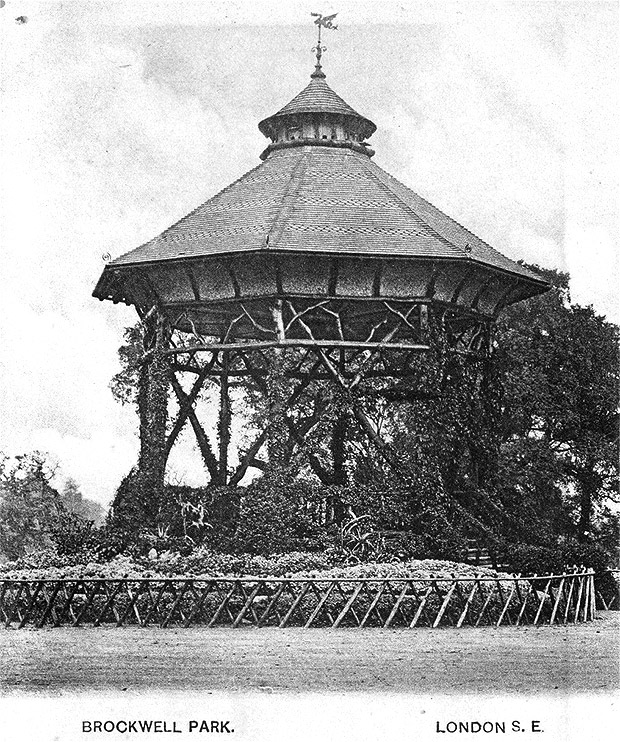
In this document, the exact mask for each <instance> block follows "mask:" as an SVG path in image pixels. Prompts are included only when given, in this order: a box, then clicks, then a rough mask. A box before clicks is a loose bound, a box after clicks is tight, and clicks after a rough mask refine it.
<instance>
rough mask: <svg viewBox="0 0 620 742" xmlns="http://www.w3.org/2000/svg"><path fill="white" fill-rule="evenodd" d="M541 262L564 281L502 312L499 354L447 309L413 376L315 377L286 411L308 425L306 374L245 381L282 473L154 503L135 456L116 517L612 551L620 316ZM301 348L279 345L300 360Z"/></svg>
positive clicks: (247, 545)
mask: <svg viewBox="0 0 620 742" xmlns="http://www.w3.org/2000/svg"><path fill="white" fill-rule="evenodd" d="M533 268H534V269H535V270H539V271H540V269H537V268H536V266H533ZM540 272H541V273H542V274H543V275H544V277H545V278H546V279H547V280H548V281H549V282H550V283H551V284H553V286H554V288H553V289H552V290H551V291H549V292H547V293H545V294H543V295H541V296H538V297H534V298H533V299H530V300H527V301H521V302H517V304H515V305H513V306H510V307H508V308H507V309H505V310H504V311H503V313H502V314H501V316H500V319H499V321H498V323H497V328H496V332H495V335H494V342H493V352H492V353H491V354H490V357H489V358H486V359H481V358H479V357H474V356H471V355H466V354H460V353H457V352H454V349H453V348H452V347H451V346H450V342H449V330H448V329H446V326H445V325H444V324H442V322H441V320H440V318H438V317H435V318H433V317H431V318H430V321H431V324H430V332H431V338H432V343H431V350H430V351H429V352H428V353H425V354H423V355H422V354H421V355H420V356H419V357H418V358H417V359H415V360H413V361H412V362H411V363H412V365H411V372H412V373H411V375H410V377H409V378H408V379H402V380H395V379H376V378H366V379H364V380H363V381H362V383H360V384H359V385H357V387H356V388H355V389H350V390H347V391H345V390H343V389H339V388H338V387H337V385H335V384H333V383H329V382H322V381H313V382H311V383H309V384H308V385H307V386H306V387H305V388H304V389H303V391H302V392H300V394H299V395H298V396H297V399H296V405H295V406H294V408H291V409H289V410H288V412H287V414H288V416H289V423H291V422H292V423H294V425H295V426H296V428H297V430H298V435H297V436H296V437H294V436H288V435H285V433H286V424H287V423H286V420H284V419H283V417H282V414H281V413H282V402H283V401H284V400H285V398H287V397H288V395H289V394H290V393H291V391H292V388H293V385H294V382H293V381H292V380H291V379H288V380H285V381H282V382H281V383H280V384H279V385H276V386H277V389H275V387H274V384H272V383H270V382H273V381H274V380H273V379H271V378H268V379H267V384H266V387H265V385H264V384H262V385H261V383H260V382H257V380H256V379H252V378H251V377H244V379H242V380H241V381H239V380H237V381H235V384H236V390H237V392H238V393H239V395H241V397H243V399H244V400H245V405H244V406H245V408H246V417H247V419H248V420H250V421H251V427H253V428H256V429H257V430H259V429H262V428H264V427H265V426H266V425H267V424H268V423H269V422H270V421H271V423H272V424H273V425H276V423H277V425H276V427H277V428H278V429H279V430H280V433H281V435H280V436H279V438H278V445H277V446H275V447H274V444H273V441H272V442H271V445H270V446H267V448H268V450H267V454H268V456H267V459H268V460H269V459H270V458H271V459H272V463H277V464H278V466H277V467H276V466H272V467H271V469H272V471H269V468H270V467H269V464H268V462H265V456H264V454H263V457H262V459H260V457H259V456H257V457H256V458H257V459H259V460H258V461H255V462H254V463H256V465H257V466H258V465H260V467H261V468H263V469H264V468H265V467H267V472H266V473H265V475H264V476H263V477H262V478H261V479H259V480H256V481H255V482H254V483H253V484H251V485H250V486H249V487H247V488H246V489H240V488H234V489H232V488H231V489H230V490H228V494H226V493H227V490H226V488H222V489H219V490H218V488H217V487H216V486H214V483H213V485H211V486H209V487H207V488H203V489H202V490H200V491H198V490H196V491H190V490H189V489H187V491H184V492H183V493H181V492H180V491H178V492H176V493H175V492H174V491H173V490H172V489H171V488H166V493H165V495H164V497H163V499H161V501H160V500H158V501H157V502H158V504H157V507H156V508H155V509H153V493H152V491H151V488H150V486H148V485H147V484H146V483H145V481H141V480H140V478H139V477H138V476H137V474H136V473H135V472H134V473H133V474H132V475H130V477H129V478H128V480H126V481H125V482H124V483H123V484H122V485H121V488H119V492H118V493H117V497H116V499H115V503H114V512H113V517H112V519H111V520H110V526H111V527H112V528H113V530H114V529H116V530H117V531H118V532H119V533H120V534H122V538H123V539H125V541H126V542H127V544H128V545H129V546H130V547H131V548H132V549H134V551H135V553H145V551H147V550H148V549H149V548H155V549H156V550H157V551H158V552H161V551H162V550H163V551H165V550H167V549H168V550H177V551H185V552H187V551H188V550H191V549H192V548H193V547H194V546H195V545H204V546H205V548H208V549H215V550H228V551H230V552H234V553H243V552H250V553H256V554H267V553H269V552H274V551H286V550H291V549H303V550H315V549H322V548H326V546H328V545H330V544H332V545H336V546H338V545H339V547H340V549H341V551H343V553H345V552H346V553H349V557H350V558H351V559H362V560H368V559H372V558H375V557H377V556H384V555H385V556H386V558H400V559H408V558H412V557H418V558H421V557H424V558H447V559H458V558H460V557H461V555H462V553H463V551H464V549H465V548H466V546H467V541H468V539H472V538H473V539H477V540H478V541H479V543H480V544H481V545H484V546H486V547H487V548H489V549H490V550H491V551H492V552H498V553H499V551H501V550H502V549H504V551H505V552H506V553H509V552H510V548H511V547H512V545H516V544H523V545H524V548H525V547H530V546H531V547H532V548H534V547H541V548H548V549H551V550H554V553H555V554H556V556H558V558H559V555H562V554H564V551H562V547H561V545H562V544H563V543H564V544H565V543H572V542H573V541H574V540H575V539H577V540H579V541H580V542H582V543H583V544H586V545H587V544H588V543H595V542H600V543H602V544H603V543H604V544H605V547H606V548H607V550H608V551H609V550H613V549H614V548H615V547H614V543H617V524H616V520H617V519H615V518H614V516H613V514H612V513H611V512H610V511H609V510H608V509H607V507H606V504H607V503H608V501H609V500H610V499H613V498H614V497H615V496H616V492H615V488H616V483H617V476H618V456H617V429H618V396H619V394H618V390H619V373H618V367H619V364H618V329H617V328H616V327H615V326H614V325H613V324H611V323H609V322H607V321H606V320H605V319H604V318H603V317H599V316H597V315H596V313H595V312H594V310H593V309H592V308H591V307H578V306H574V305H571V303H570V297H569V294H568V276H567V275H566V274H562V273H558V272H555V271H540ZM140 332H141V331H140V330H138V329H136V330H135V331H132V330H129V331H128V332H127V334H126V340H127V345H126V346H125V347H124V350H122V354H123V353H124V356H123V358H122V360H123V361H124V371H123V374H121V375H119V376H118V377H116V379H115V383H116V386H117V392H116V393H117V397H118V398H119V399H121V400H125V401H128V400H129V401H131V400H132V399H136V398H135V397H133V396H132V394H133V392H132V386H133V387H134V388H135V385H136V383H137V379H138V365H139V364H138V361H139V353H140V352H141V344H142V336H141V334H140ZM295 353H296V351H288V350H287V352H286V354H282V357H281V358H280V362H282V363H293V364H294V362H295V361H296V360H299V359H298V356H296V355H295ZM287 354H288V355H287ZM360 363H362V361H360ZM276 392H277V394H276ZM274 395H275V396H274ZM278 395H279V396H278ZM276 397H277V398H276ZM276 408H277V410H278V414H277V415H276V417H277V418H278V419H277V420H275V421H274V414H275V413H274V410H275V409H276ZM270 415H271V418H270ZM364 421H366V422H364ZM364 425H366V428H365V429H363V428H364ZM369 426H370V429H369ZM373 431H375V432H376V434H375V435H374V438H373ZM381 439H383V441H384V443H383V444H382V443H381ZM248 448H249V446H248ZM263 452H264V448H263ZM284 466H285V467H286V468H284ZM220 478H221V477H220ZM318 482H320V485H318V484H317V483H318ZM155 511H156V512H155ZM355 519H357V520H356V521H355V523H356V526H355V528H353V527H351V528H349V527H348V526H347V523H351V522H352V521H353V520H355ZM362 525H363V528H362ZM346 529H348V530H346ZM614 539H615V542H614ZM130 542H131V543H130ZM129 546H128V548H129ZM584 548H585V547H584ZM526 551H527V549H526ZM357 552H359V553H357ZM541 554H543V552H541ZM540 558H541V559H543V557H542V556H541V557H540ZM545 558H546V557H545ZM549 558H551V557H549ZM543 561H544V560H543ZM515 563H517V562H515ZM554 563H555V562H554Z"/></svg>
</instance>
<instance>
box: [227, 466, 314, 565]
mask: <svg viewBox="0 0 620 742" xmlns="http://www.w3.org/2000/svg"><path fill="white" fill-rule="evenodd" d="M314 497H315V490H314V488H313V487H312V486H311V485H309V484H307V483H305V482H303V481H299V480H295V479H290V478H289V477H288V475H287V474H286V473H285V472H282V471H281V470H280V471H275V472H272V473H270V474H269V475H266V476H264V477H261V478H260V479H259V480H257V481H255V482H253V483H252V484H251V485H250V486H249V487H248V488H247V489H246V490H245V492H244V495H243V497H242V498H241V510H240V513H239V525H238V527H237V530H236V532H235V534H234V541H233V544H232V546H233V549H234V550H235V551H241V552H250V553H253V554H271V553H276V552H284V551H299V550H307V551H314V550H318V549H322V548H324V547H325V546H326V545H327V543H328V540H327V538H326V534H325V533H324V532H323V533H322V532H321V531H322V529H321V528H320V526H318V525H317V524H316V523H315V521H314V520H313V519H312V518H311V517H310V514H309V512H308V509H307V507H306V505H307V503H308V502H311V501H312V500H313V499H314Z"/></svg>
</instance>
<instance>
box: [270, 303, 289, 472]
mask: <svg viewBox="0 0 620 742" xmlns="http://www.w3.org/2000/svg"><path fill="white" fill-rule="evenodd" d="M272 317H273V322H274V325H275V331H276V337H277V339H278V342H283V341H284V339H285V332H284V319H283V315H282V301H281V300H279V299H278V300H277V301H275V302H274V304H273V306H272ZM284 363H285V349H284V348H274V349H273V350H272V351H271V354H270V359H269V372H268V374H267V378H266V385H267V405H268V413H267V414H268V433H267V450H268V453H269V468H270V470H272V471H277V470H280V471H282V470H283V469H285V468H286V464H287V449H288V446H287V441H288V425H287V422H286V402H287V383H286V379H285V378H284Z"/></svg>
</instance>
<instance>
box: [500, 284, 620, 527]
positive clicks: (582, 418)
mask: <svg viewBox="0 0 620 742" xmlns="http://www.w3.org/2000/svg"><path fill="white" fill-rule="evenodd" d="M544 273H545V277H546V278H547V280H549V281H550V282H551V283H553V284H554V286H555V288H554V289H553V290H552V291H549V292H548V293H546V294H544V295H542V296H539V297H536V298H534V299H531V300H529V301H527V302H519V303H518V304H516V305H514V306H512V307H510V308H509V309H508V310H507V311H506V312H505V313H504V315H503V317H502V319H501V320H500V322H499V323H498V334H497V343H498V348H497V351H496V353H495V356H496V359H495V362H496V364H497V367H498V370H499V372H500V374H501V376H502V382H503V388H504V395H503V400H502V402H503V404H502V409H501V419H500V433H501V438H502V441H503V442H504V447H503V450H502V455H503V459H504V462H503V464H504V467H505V469H506V471H507V472H510V471H511V470H512V471H513V472H514V470H515V469H516V468H517V467H518V466H519V458H520V457H521V455H522V453H523V448H524V444H527V443H528V442H531V441H532V440H535V441H537V442H538V444H537V445H538V451H539V455H538V457H537V460H533V459H532V457H529V458H527V459H526V462H527V467H528V469H529V471H530V473H529V478H530V481H531V482H537V483H538V486H539V488H540V485H541V484H542V489H543V490H546V492H547V493H549V491H550V485H551V486H552V487H553V486H555V488H556V493H555V495H554V496H553V497H552V500H553V502H554V503H555V505H554V508H556V510H557V507H556V506H557V502H558V497H560V495H558V492H557V488H561V490H562V491H563V492H566V491H572V492H574V496H573V498H572V502H571V501H570V500H568V501H566V502H565V508H566V512H568V513H570V512H571V506H572V509H573V510H574V515H573V522H574V526H576V529H577V535H578V537H579V538H580V539H581V540H587V539H588V538H589V537H591V536H592V535H593V533H594V532H595V531H596V530H597V527H598V524H597V517H599V516H600V515H601V514H602V513H601V509H600V506H601V504H602V503H604V502H605V500H607V499H609V498H615V497H617V481H618V399H619V396H620V372H619V360H618V328H617V327H616V326H615V325H613V324H612V323H610V322H607V321H606V320H605V319H604V318H603V317H600V316H598V315H597V314H596V313H595V312H594V310H593V309H592V307H580V306H575V305H571V304H570V303H569V297H568V275H567V274H562V273H557V272H555V271H545V272H544ZM514 441H520V442H521V443H522V445H521V446H520V447H519V446H514V445H511V444H513V443H514ZM541 454H542V455H541ZM550 466H552V467H555V473H554V474H553V475H552V476H550V471H549V467H550ZM504 481H505V480H504ZM545 482H547V484H546V485H545V484H544V483H545ZM499 484H500V486H501V482H500V483H499ZM539 494H541V495H542V494H543V493H542V492H539ZM536 499H537V506H538V507H541V508H544V507H545V502H546V497H545V496H541V497H537V498H536ZM562 525H563V526H564V530H563V532H564V533H567V532H570V528H566V527H565V518H564V519H563V523H562Z"/></svg>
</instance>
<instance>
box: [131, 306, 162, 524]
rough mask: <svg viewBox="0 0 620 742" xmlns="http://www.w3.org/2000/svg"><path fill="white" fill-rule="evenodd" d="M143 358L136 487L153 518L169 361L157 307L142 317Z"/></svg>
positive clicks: (159, 478) (159, 490) (159, 476)
mask: <svg viewBox="0 0 620 742" xmlns="http://www.w3.org/2000/svg"><path fill="white" fill-rule="evenodd" d="M143 322H144V326H145V332H144V353H145V355H144V362H143V364H142V367H141V371H140V377H139V388H138V409H139V414H140V458H139V463H138V469H139V479H140V483H139V484H140V489H141V490H142V493H143V497H144V498H145V501H144V503H143V506H144V509H145V516H146V517H147V519H148V520H152V521H156V520H157V516H158V514H159V510H160V509H161V507H162V504H163V501H164V475H165V471H166V461H167V446H166V423H167V420H168V388H169V373H170V370H169V365H168V360H167V358H166V355H165V351H166V349H167V347H168V338H169V333H168V329H167V327H166V320H165V318H164V315H163V314H162V313H161V311H159V309H157V308H155V307H154V308H153V310H152V311H151V312H149V314H148V315H147V316H146V317H145V318H144V320H143Z"/></svg>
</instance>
